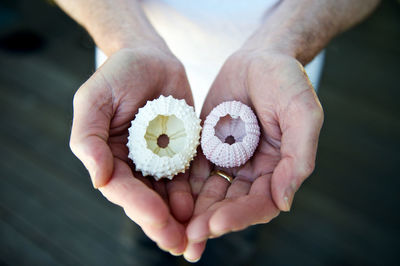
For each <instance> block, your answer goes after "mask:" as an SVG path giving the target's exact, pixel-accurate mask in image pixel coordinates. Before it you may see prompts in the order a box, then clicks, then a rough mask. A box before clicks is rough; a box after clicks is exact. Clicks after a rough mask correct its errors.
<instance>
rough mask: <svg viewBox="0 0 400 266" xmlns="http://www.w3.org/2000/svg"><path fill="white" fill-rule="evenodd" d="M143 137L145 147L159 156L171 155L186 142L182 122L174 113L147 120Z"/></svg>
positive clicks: (178, 150)
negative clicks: (145, 143) (147, 123)
mask: <svg viewBox="0 0 400 266" xmlns="http://www.w3.org/2000/svg"><path fill="white" fill-rule="evenodd" d="M144 138H145V139H146V142H147V148H148V149H150V150H151V151H152V152H153V153H154V154H157V155H158V156H160V157H163V156H168V157H173V156H174V155H175V154H177V153H179V152H181V151H182V149H183V148H184V146H185V143H186V131H185V127H184V126H183V123H182V121H181V120H180V119H178V118H177V117H176V116H175V115H170V116H166V115H158V116H157V117H156V118H154V119H153V120H151V121H150V122H149V126H148V127H147V130H146V135H144Z"/></svg>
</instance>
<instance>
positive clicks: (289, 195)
mask: <svg viewBox="0 0 400 266" xmlns="http://www.w3.org/2000/svg"><path fill="white" fill-rule="evenodd" d="M296 191H297V184H296V182H295V181H292V182H291V184H290V186H289V187H288V188H287V189H286V191H285V195H284V196H283V201H284V202H285V210H284V211H287V212H288V211H290V208H291V207H292V203H293V198H294V194H295V193H296Z"/></svg>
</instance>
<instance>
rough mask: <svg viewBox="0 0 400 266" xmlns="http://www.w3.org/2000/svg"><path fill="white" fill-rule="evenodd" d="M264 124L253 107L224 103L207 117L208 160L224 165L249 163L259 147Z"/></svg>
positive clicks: (203, 140)
mask: <svg viewBox="0 0 400 266" xmlns="http://www.w3.org/2000/svg"><path fill="white" fill-rule="evenodd" d="M259 139H260V127H259V126H258V122H257V117H256V115H255V114H254V113H253V111H252V110H251V108H250V107H248V106H247V105H245V104H243V103H241V102H239V101H229V102H223V103H221V104H219V105H218V106H216V107H215V108H214V109H213V110H212V111H211V113H210V114H209V115H208V116H207V118H206V120H205V122H204V126H203V132H202V137H201V148H202V149H203V153H204V155H205V156H206V157H207V159H208V160H210V161H211V162H213V163H214V164H216V165H218V166H221V167H226V168H230V167H237V166H241V165H243V164H245V163H246V162H247V161H248V160H249V159H250V158H251V156H253V153H254V151H255V150H256V148H257V145H258V141H259Z"/></svg>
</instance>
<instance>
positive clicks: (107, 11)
mask: <svg viewBox="0 0 400 266" xmlns="http://www.w3.org/2000/svg"><path fill="white" fill-rule="evenodd" d="M55 2H56V3H57V4H58V5H59V6H60V7H61V8H62V9H63V10H64V11H65V12H66V13H68V14H69V15H70V16H71V17H72V18H73V19H74V20H76V21H77V22H78V23H79V24H81V25H82V26H83V27H85V28H86V30H87V31H88V32H89V34H90V35H91V36H92V38H93V39H94V41H95V42H96V44H97V45H98V46H99V47H100V48H101V49H102V50H103V51H104V52H105V53H106V54H107V55H111V54H112V53H114V52H115V51H118V50H119V49H121V48H130V47H135V46H136V47H137V46H148V45H155V46H157V47H159V48H161V49H167V50H168V48H167V46H166V44H165V42H164V41H163V40H162V38H161V37H160V36H159V35H158V34H157V32H156V31H155V30H154V28H153V27H152V25H151V24H150V22H149V21H148V20H147V18H146V16H145V14H144V12H143V11H142V9H141V6H140V4H139V3H138V1H137V0H55Z"/></svg>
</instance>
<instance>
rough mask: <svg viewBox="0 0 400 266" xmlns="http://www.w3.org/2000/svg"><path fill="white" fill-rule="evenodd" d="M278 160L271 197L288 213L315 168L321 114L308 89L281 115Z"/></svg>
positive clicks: (321, 121) (312, 92) (315, 98)
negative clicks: (297, 192)
mask: <svg viewBox="0 0 400 266" xmlns="http://www.w3.org/2000/svg"><path fill="white" fill-rule="evenodd" d="M283 116H284V117H283V118H282V119H280V120H281V121H282V124H281V130H282V140H281V160H280V162H279V163H278V165H277V166H276V168H275V170H274V173H273V174H272V180H271V185H272V189H271V191H272V197H273V199H274V202H275V204H276V205H277V206H278V208H279V209H280V210H282V211H289V210H290V207H291V204H292V201H293V197H294V193H295V192H296V191H297V190H298V188H299V187H300V185H301V184H302V183H303V181H304V180H305V179H306V178H307V177H308V176H309V175H311V173H312V172H313V170H314V166H315V157H316V152H317V146H318V138H319V132H320V130H321V127H322V123H323V111H322V107H321V105H320V103H319V101H318V98H317V96H316V95H315V92H314V90H313V89H312V88H310V89H309V90H306V91H304V92H303V93H301V94H300V95H299V98H298V99H297V101H296V102H293V103H292V104H291V106H290V107H289V110H288V111H287V112H286V113H285V114H283Z"/></svg>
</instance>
